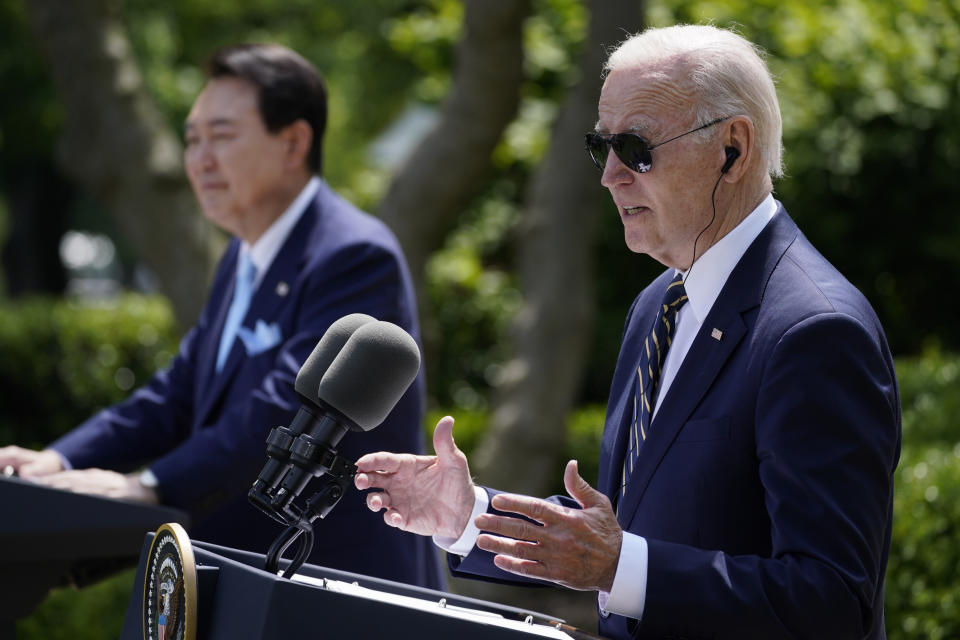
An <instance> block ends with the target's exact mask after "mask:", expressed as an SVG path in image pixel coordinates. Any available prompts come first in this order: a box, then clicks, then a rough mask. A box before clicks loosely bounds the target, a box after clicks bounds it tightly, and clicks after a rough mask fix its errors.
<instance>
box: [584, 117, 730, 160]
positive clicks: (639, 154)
mask: <svg viewBox="0 0 960 640" xmlns="http://www.w3.org/2000/svg"><path fill="white" fill-rule="evenodd" d="M729 117H730V116H726V117H723V118H717V119H716V120H711V121H710V122H708V123H707V124H704V125H700V126H699V127H697V128H696V129H691V130H690V131H687V132H686V133H681V134H680V135H678V136H673V137H672V138H670V139H669V140H664V141H663V142H658V143H657V144H650V143H649V142H647V140H646V139H645V138H644V137H643V136H641V135H640V134H637V133H631V132H629V131H627V132H624V133H597V132H595V131H591V132H590V133H588V134H587V135H586V136H585V137H584V148H585V149H586V150H587V152H588V153H589V154H590V159H591V160H593V164H595V165H596V166H597V169H599V170H600V171H603V168H604V166H606V164H607V156H608V155H610V149H613V152H614V153H615V154H617V157H618V158H620V162H622V163H623V164H624V165H626V167H627V168H628V169H630V170H631V171H636V172H637V173H646V172H648V171H650V169H652V168H653V156H652V155H650V152H651V151H653V150H654V149H656V148H657V147H662V146H663V145H665V144H667V143H668V142H673V141H674V140H676V139H677V138H682V137H683V136H686V135H690V134H691V133H693V132H695V131H700V130H701V129H706V128H707V127H712V126H713V125H715V124H717V123H718V122H723V121H724V120H727V119H728V118H729Z"/></svg>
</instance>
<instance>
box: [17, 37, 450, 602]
mask: <svg viewBox="0 0 960 640" xmlns="http://www.w3.org/2000/svg"><path fill="white" fill-rule="evenodd" d="M208 75H209V80H208V82H207V85H206V87H205V88H204V90H203V92H202V93H201V94H200V95H199V97H198V98H197V99H196V102H195V103H194V105H193V108H192V109H191V111H190V114H189V116H188V117H187V121H186V131H185V137H186V150H185V164H186V170H187V176H188V177H189V180H190V184H191V185H192V186H193V189H194V192H195V193H196V196H197V199H198V200H199V202H200V205H201V208H202V209H203V212H204V215H205V216H206V217H207V218H208V219H209V220H211V221H212V222H213V223H214V224H216V225H217V226H219V227H221V228H222V229H224V230H226V231H227V232H229V233H230V234H231V235H232V236H233V240H232V241H231V242H230V245H229V247H228V248H227V251H226V253H225V254H224V256H223V258H222V259H221V261H220V264H219V266H218V268H217V271H216V275H215V277H214V281H213V285H212V289H211V293H210V297H209V299H208V301H207V303H206V305H205V307H204V308H203V310H202V312H201V315H200V317H199V319H198V321H197V324H196V326H194V327H193V328H192V329H191V330H190V331H189V332H188V333H187V335H186V337H185V338H184V339H183V341H182V343H181V346H180V351H179V354H178V355H177V356H176V358H175V359H174V360H173V362H172V364H171V365H170V366H169V367H167V368H166V369H164V370H163V371H161V372H160V373H158V374H157V375H156V376H155V377H154V378H153V379H152V380H151V381H150V382H149V383H148V384H147V385H146V386H144V387H143V388H141V389H139V390H138V391H136V392H135V393H134V394H133V395H132V396H131V397H130V398H129V399H128V400H126V401H125V402H123V403H121V404H119V405H117V406H114V407H110V408H108V409H105V410H104V411H102V412H100V413H99V414H97V415H95V416H94V417H92V418H91V419H90V420H88V421H87V422H85V423H84V424H82V425H80V426H79V427H78V428H76V429H74V430H73V431H71V432H70V433H68V434H67V435H66V436H64V437H63V438H61V439H60V440H58V441H56V442H55V443H53V444H52V445H51V446H50V447H49V448H48V449H46V450H44V451H41V452H33V451H27V450H24V449H19V448H16V447H7V448H5V449H0V463H2V464H0V466H3V465H13V466H14V467H17V468H18V469H19V472H20V474H21V475H23V476H27V477H34V478H36V479H37V481H39V482H44V483H46V484H49V485H51V486H56V487H62V488H68V489H73V490H77V491H84V492H89V493H95V494H101V495H108V496H111V497H116V498H123V499H130V500H138V501H143V502H152V503H156V502H160V503H163V504H167V505H171V506H174V507H179V508H181V509H184V510H186V511H188V512H189V513H190V515H191V519H192V523H193V524H192V527H191V528H190V534H191V536H192V537H194V538H196V539H198V540H205V541H209V542H214V543H217V544H221V545H225V546H229V547H235V548H240V549H247V550H252V551H257V552H260V553H265V552H266V551H267V549H268V547H269V546H270V543H271V541H272V540H273V539H274V538H275V537H276V536H277V535H278V534H279V533H280V531H281V530H282V528H281V527H280V525H278V524H277V523H275V522H273V521H272V520H270V519H269V518H268V517H267V516H265V515H263V514H262V513H260V512H259V511H258V510H257V509H256V508H254V507H253V506H251V505H250V504H248V502H247V498H246V494H247V490H248V489H249V488H250V486H251V485H252V483H253V480H254V479H255V478H256V476H257V473H258V471H259V470H260V468H261V467H262V466H263V463H264V462H265V461H266V453H265V439H266V435H267V433H268V431H269V430H270V429H271V428H272V427H276V426H285V425H288V424H289V423H290V420H291V418H292V417H293V415H294V413H296V411H297V409H298V408H299V406H300V402H299V400H298V399H297V396H296V395H295V392H294V385H293V383H294V379H295V378H296V375H297V373H298V371H299V369H300V367H301V365H302V364H303V362H304V361H305V360H306V358H307V356H308V355H309V354H310V353H311V351H312V350H313V348H314V346H315V345H316V344H317V341H318V340H319V338H320V337H321V336H322V335H323V333H324V332H325V331H326V329H327V328H328V327H329V326H330V324H331V323H333V322H334V321H335V320H337V319H338V318H340V317H342V316H345V315H347V314H351V313H365V314H368V315H371V316H373V317H375V318H377V319H379V320H386V321H389V322H392V323H394V324H397V325H399V326H401V327H403V328H404V329H406V330H407V331H408V332H409V333H411V334H412V335H413V336H415V337H416V336H417V335H418V327H417V320H416V304H415V301H414V295H413V287H412V284H411V281H410V276H409V274H408V272H407V267H406V264H405V261H404V257H403V255H402V253H401V250H400V247H399V245H398V244H397V241H396V239H395V238H394V236H393V235H392V233H391V232H390V231H389V230H388V229H387V228H386V227H385V226H384V225H383V224H382V223H381V222H379V221H378V220H376V219H375V218H373V217H371V216H369V215H367V214H365V213H363V212H361V211H359V210H357V209H356V208H355V207H353V206H352V205H351V204H349V203H348V202H346V201H345V200H343V199H342V198H340V197H339V196H338V195H337V194H336V193H334V192H333V191H332V190H331V189H330V187H329V186H327V184H326V183H325V182H324V181H323V180H322V179H321V178H320V177H319V176H320V173H321V168H322V141H323V134H324V128H325V125H326V116H327V99H326V89H325V87H324V83H323V80H322V78H321V76H320V74H319V73H318V72H317V70H316V69H315V68H314V67H313V66H312V65H311V64H310V63H309V62H307V61H306V60H305V59H303V58H302V57H301V56H299V55H298V54H296V53H295V52H293V51H290V50H289V49H286V48H284V47H281V46H277V45H239V46H232V47H227V48H225V49H222V50H220V51H218V52H216V53H215V54H214V55H213V56H212V57H211V60H210V62H209V68H208ZM170 251H173V252H175V251H176V247H170ZM423 394H424V386H423V376H422V375H421V376H419V377H418V378H417V380H416V381H415V382H414V384H413V385H412V386H411V388H410V389H409V390H408V391H407V393H406V394H405V395H404V397H403V398H402V399H401V400H400V402H399V403H398V404H397V406H396V408H395V409H394V410H393V412H392V413H391V414H390V416H389V417H388V418H387V420H386V421H385V424H384V425H382V426H381V427H380V428H378V429H376V430H374V431H373V432H371V433H369V434H362V435H360V434H351V436H348V437H347V438H345V439H344V440H343V441H342V443H341V444H340V446H339V448H338V450H339V452H340V453H341V454H342V455H344V457H347V458H349V459H356V458H357V457H358V456H360V455H361V454H363V453H364V452H367V451H373V450H377V449H389V450H393V451H420V450H421V449H422V436H421V420H422V415H423V408H424V407H423V405H424V398H423ZM352 436H358V437H352ZM144 465H145V468H144V470H143V472H142V473H140V472H138V473H131V471H132V470H134V469H137V468H138V467H141V466H144ZM376 520H377V517H376V516H375V515H374V514H372V513H370V512H369V511H368V510H367V509H366V508H365V506H364V504H363V497H362V496H361V495H359V494H357V493H356V492H353V493H352V494H350V493H348V494H347V495H346V496H345V497H344V498H343V499H342V500H341V502H340V503H339V505H338V506H337V507H336V509H334V510H333V511H332V512H331V513H330V515H329V516H328V518H327V519H326V520H324V521H322V522H320V523H318V525H317V526H316V528H315V537H316V541H315V547H314V553H313V554H312V555H311V556H310V561H311V562H314V563H318V564H322V565H324V566H328V567H333V568H337V569H343V570H347V571H353V572H357V573H363V574H367V575H373V576H378V577H383V578H387V579H392V580H399V581H404V582H408V583H413V584H418V585H422V586H428V587H439V586H441V583H440V576H441V574H440V571H439V569H438V562H437V561H436V558H435V555H436V551H435V549H434V548H433V547H432V545H430V544H429V541H425V540H423V539H422V538H419V537H418V536H414V535H412V534H409V533H404V532H401V531H397V530H392V531H391V530H387V529H385V528H384V527H380V526H378V523H377V522H375V521H376Z"/></svg>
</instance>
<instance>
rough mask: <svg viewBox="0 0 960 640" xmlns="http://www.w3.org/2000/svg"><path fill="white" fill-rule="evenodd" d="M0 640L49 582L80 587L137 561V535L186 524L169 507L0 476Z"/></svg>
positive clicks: (140, 539) (140, 538)
mask: <svg viewBox="0 0 960 640" xmlns="http://www.w3.org/2000/svg"><path fill="white" fill-rule="evenodd" d="M0 513H2V516H0V585H2V597H0V638H8V637H9V638H12V637H13V635H14V621H15V620H17V619H19V618H23V617H26V616H27V615H29V614H30V613H31V612H32V611H33V610H34V609H35V608H36V606H37V605H38V604H40V602H42V601H43V599H44V598H45V597H46V596H47V593H48V592H49V591H50V589H51V588H53V587H56V586H65V585H74V586H84V585H86V584H89V583H91V582H94V581H96V580H99V579H101V578H104V577H106V576H108V575H110V574H111V573H114V572H115V571H118V570H120V569H124V568H127V567H132V566H134V564H135V563H136V561H137V556H138V554H139V551H140V547H141V546H142V543H143V536H144V533H146V532H148V531H152V530H155V529H156V528H157V527H158V526H159V525H160V524H162V523H164V522H171V521H176V522H182V523H186V522H187V516H186V515H185V514H184V513H182V512H180V511H178V510H176V509H171V508H169V507H157V506H151V505H144V504H137V503H132V502H126V501H122V500H113V499H110V498H100V497H96V496H89V495H83V494H79V493H72V492H69V491H62V490H60V489H52V488H50V487H44V486H42V485H38V484H34V483H32V482H29V481H27V480H21V479H19V478H8V477H2V476H0Z"/></svg>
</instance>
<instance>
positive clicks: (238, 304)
mask: <svg viewBox="0 0 960 640" xmlns="http://www.w3.org/2000/svg"><path fill="white" fill-rule="evenodd" d="M256 277H257V268H256V267H255V266H254V264H253V260H251V259H250V254H249V253H242V254H241V256H240V267H239V269H237V283H236V285H234V288H233V301H232V302H231V303H230V310H229V311H228V312H227V320H226V322H224V323H223V333H222V334H220V350H219V351H218V352H217V372H219V371H220V370H221V369H223V364H224V363H225V362H226V361H227V356H228V355H230V350H231V349H232V348H233V341H234V340H236V339H237V329H238V328H239V327H240V323H241V322H243V317H244V316H245V315H247V308H248V307H249V306H250V296H251V294H252V293H253V281H254V279H255V278H256Z"/></svg>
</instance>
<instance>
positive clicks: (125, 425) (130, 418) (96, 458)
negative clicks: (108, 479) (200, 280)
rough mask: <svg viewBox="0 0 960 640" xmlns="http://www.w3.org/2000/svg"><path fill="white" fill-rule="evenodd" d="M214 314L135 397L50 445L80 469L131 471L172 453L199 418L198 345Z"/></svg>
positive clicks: (202, 319) (202, 320)
mask: <svg viewBox="0 0 960 640" xmlns="http://www.w3.org/2000/svg"><path fill="white" fill-rule="evenodd" d="M207 314H208V309H204V311H203V312H202V313H201V316H200V320H199V322H198V323H197V325H196V326H195V327H193V328H192V329H191V330H190V331H189V332H188V333H187V335H186V336H185V337H184V338H183V340H182V341H181V342H180V348H179V351H178V353H177V355H176V356H175V357H174V359H173V362H171V363H170V365H169V366H168V367H166V368H165V369H163V370H162V371H160V372H158V373H157V374H156V375H154V376H153V378H151V380H150V381H149V382H148V383H147V384H146V385H144V386H143V387H141V388H139V389H137V390H136V391H135V392H134V393H133V394H132V395H131V396H130V397H129V398H127V399H126V400H124V401H123V402H120V403H118V404H116V405H114V406H112V407H109V408H107V409H104V410H103V411H100V412H98V413H97V414H95V415H94V416H92V417H91V418H90V419H88V420H86V421H85V422H83V423H82V424H80V425H79V426H78V427H77V428H76V429H73V430H72V431H70V432H69V433H67V434H66V435H64V436H63V437H61V438H59V439H58V440H56V441H55V442H53V443H52V444H51V445H50V448H51V449H54V450H56V451H58V452H59V453H60V454H61V455H63V456H64V457H66V458H67V460H69V461H70V464H71V465H72V466H73V467H74V468H75V469H85V468H89V467H99V468H104V469H113V470H116V471H122V472H126V471H130V470H132V469H136V468H138V467H140V466H142V465H143V464H144V463H146V462H148V461H150V460H152V459H153V458H155V457H157V456H159V455H162V454H163V453H165V452H167V451H169V449H170V447H171V443H173V442H177V441H178V440H181V439H182V438H184V437H185V436H186V434H187V432H188V431H189V429H190V424H191V416H192V415H193V410H194V406H193V398H194V395H193V387H194V375H195V370H196V360H197V348H198V347H197V345H198V344H199V343H200V341H202V340H203V336H204V335H206V327H207V324H208V322H207Z"/></svg>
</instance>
